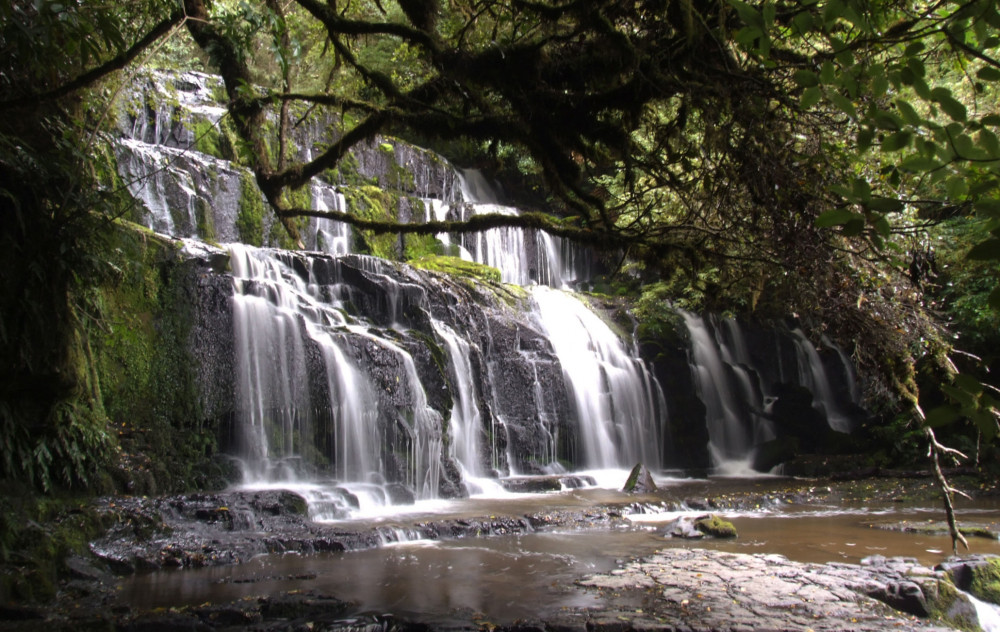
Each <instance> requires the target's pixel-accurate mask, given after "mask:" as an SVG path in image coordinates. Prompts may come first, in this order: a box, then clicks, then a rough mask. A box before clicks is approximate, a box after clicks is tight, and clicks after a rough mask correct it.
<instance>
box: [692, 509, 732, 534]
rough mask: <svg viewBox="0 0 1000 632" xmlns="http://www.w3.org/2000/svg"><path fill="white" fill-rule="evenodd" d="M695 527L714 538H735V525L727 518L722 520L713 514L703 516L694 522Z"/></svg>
mask: <svg viewBox="0 0 1000 632" xmlns="http://www.w3.org/2000/svg"><path fill="white" fill-rule="evenodd" d="M694 527H695V529H697V530H698V531H701V532H702V533H704V534H706V535H710V536H712V537H714V538H735V537H736V527H734V526H733V523H731V522H729V521H728V520H723V519H722V518H720V517H719V516H717V515H715V514H711V515H709V516H705V517H704V518H701V519H699V520H696V521H695V523H694Z"/></svg>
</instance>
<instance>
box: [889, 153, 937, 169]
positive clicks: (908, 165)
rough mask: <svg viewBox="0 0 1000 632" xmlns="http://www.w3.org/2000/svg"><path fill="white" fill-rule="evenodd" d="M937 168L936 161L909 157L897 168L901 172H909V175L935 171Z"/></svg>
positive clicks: (924, 157)
mask: <svg viewBox="0 0 1000 632" xmlns="http://www.w3.org/2000/svg"><path fill="white" fill-rule="evenodd" d="M939 166H940V165H939V164H938V161H937V160H935V159H934V158H932V157H929V156H910V157H909V158H907V159H906V160H904V161H903V162H902V163H900V165H899V168H900V169H902V170H903V171H909V172H911V173H920V172H921V171H930V170H932V169H937V168H938V167H939Z"/></svg>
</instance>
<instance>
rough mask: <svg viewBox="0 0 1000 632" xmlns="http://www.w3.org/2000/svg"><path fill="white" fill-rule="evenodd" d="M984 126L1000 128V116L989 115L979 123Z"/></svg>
mask: <svg viewBox="0 0 1000 632" xmlns="http://www.w3.org/2000/svg"><path fill="white" fill-rule="evenodd" d="M979 122H980V123H982V124H983V125H997V126H1000V114H987V115H986V116H984V117H983V118H982V119H980V121H979Z"/></svg>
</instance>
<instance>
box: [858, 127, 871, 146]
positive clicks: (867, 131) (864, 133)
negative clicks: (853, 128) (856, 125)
mask: <svg viewBox="0 0 1000 632" xmlns="http://www.w3.org/2000/svg"><path fill="white" fill-rule="evenodd" d="M873 140H875V130H873V129H872V128H870V127H862V128H861V129H859V130H858V149H860V150H861V151H868V148H869V147H871V146H872V141H873Z"/></svg>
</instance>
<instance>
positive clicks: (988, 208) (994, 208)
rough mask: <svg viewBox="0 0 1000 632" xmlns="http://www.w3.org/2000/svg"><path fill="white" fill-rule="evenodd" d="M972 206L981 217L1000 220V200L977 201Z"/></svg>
mask: <svg viewBox="0 0 1000 632" xmlns="http://www.w3.org/2000/svg"><path fill="white" fill-rule="evenodd" d="M972 206H973V208H975V209H976V214H977V215H979V216H981V217H989V218H994V219H996V218H1000V200H995V199H994V200H991V199H984V200H976V201H975V202H974V203H973V204H972Z"/></svg>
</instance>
